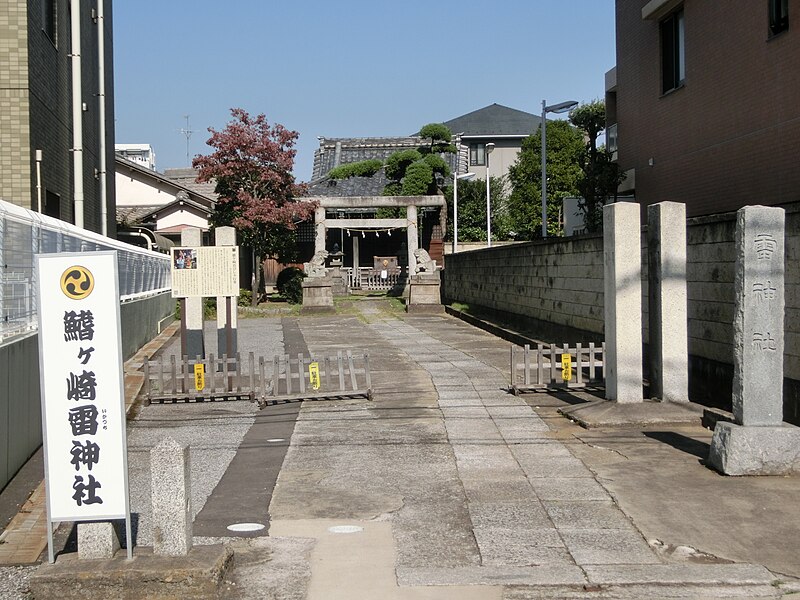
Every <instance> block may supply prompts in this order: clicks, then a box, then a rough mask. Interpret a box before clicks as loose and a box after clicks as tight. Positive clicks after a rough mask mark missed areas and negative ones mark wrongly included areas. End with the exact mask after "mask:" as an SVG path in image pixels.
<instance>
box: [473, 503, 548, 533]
mask: <svg viewBox="0 0 800 600" xmlns="http://www.w3.org/2000/svg"><path fill="white" fill-rule="evenodd" d="M469 514H470V516H471V517H472V524H473V525H474V526H475V527H476V528H481V527H482V528H487V527H494V528H506V529H510V528H515V529H541V528H547V527H552V525H553V523H552V521H551V520H550V516H549V515H548V514H547V512H546V511H545V509H544V507H542V505H541V503H540V502H539V501H537V500H535V499H531V500H529V501H528V502H524V501H522V502H514V503H511V504H503V503H501V502H470V504H469Z"/></svg>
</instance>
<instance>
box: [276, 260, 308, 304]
mask: <svg viewBox="0 0 800 600" xmlns="http://www.w3.org/2000/svg"><path fill="white" fill-rule="evenodd" d="M305 276H306V274H305V273H303V271H302V270H301V269H298V268H297V267H286V268H285V269H284V270H283V271H281V272H280V273H278V278H277V281H276V282H275V287H276V288H277V289H278V293H279V294H280V295H281V296H283V297H284V298H285V299H286V301H287V302H288V303H289V304H301V303H302V302H303V283H302V282H303V279H304V278H305Z"/></svg>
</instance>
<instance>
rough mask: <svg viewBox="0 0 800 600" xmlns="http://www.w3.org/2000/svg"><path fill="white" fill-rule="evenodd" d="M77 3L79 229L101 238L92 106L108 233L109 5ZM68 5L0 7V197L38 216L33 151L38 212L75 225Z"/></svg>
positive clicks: (29, 0)
mask: <svg viewBox="0 0 800 600" xmlns="http://www.w3.org/2000/svg"><path fill="white" fill-rule="evenodd" d="M99 1H102V0H82V1H81V3H80V9H81V15H80V31H81V49H80V55H81V81H82V105H83V106H82V114H83V152H82V154H83V189H84V227H85V228H86V229H90V230H93V231H97V232H100V231H102V226H101V214H102V211H101V199H100V196H101V194H100V180H101V178H100V177H99V170H100V152H101V144H100V139H99V137H100V133H99V131H100V117H99V108H100V104H99V103H100V102H101V101H103V100H104V101H105V110H106V113H105V114H106V119H105V121H106V123H107V124H108V126H107V127H106V135H105V152H104V154H105V156H106V165H107V171H108V176H107V177H106V190H107V198H108V206H107V215H108V219H107V226H108V232H109V234H113V232H114V222H115V218H114V217H115V211H114V173H113V169H114V127H113V123H114V83H113V82H114V80H113V35H112V31H113V28H112V18H111V17H112V15H111V2H105V4H104V15H103V18H102V19H100V18H98V10H97V9H98V2H99ZM70 22H71V17H70V3H69V2H68V0H5V1H4V2H1V3H0V198H2V199H4V200H6V201H8V202H11V203H13V204H17V205H19V206H23V207H25V208H29V209H32V210H38V194H37V175H36V171H37V169H36V166H37V164H36V151H37V150H41V151H42V152H41V155H42V160H41V165H40V172H41V202H42V209H41V210H42V212H43V213H45V214H48V215H50V216H54V217H57V218H59V219H62V220H64V221H68V222H71V223H74V222H75V206H74V197H75V185H74V170H73V152H72V148H73V127H72V123H73V118H72V64H71V57H70V54H71V53H72V43H71V34H70ZM100 27H103V31H104V32H105V45H104V53H103V54H104V56H105V67H104V71H105V96H104V97H102V96H100V95H99V94H100V91H99V90H100V87H99V79H100V78H99V66H98V65H99V62H100V60H99V55H98V33H99V28H100Z"/></svg>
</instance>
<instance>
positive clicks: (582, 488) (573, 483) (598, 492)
mask: <svg viewBox="0 0 800 600" xmlns="http://www.w3.org/2000/svg"><path fill="white" fill-rule="evenodd" d="M530 481H531V485H532V486H533V489H534V490H535V491H536V495H537V496H539V498H540V499H541V500H608V499H609V495H608V492H607V491H606V490H605V488H603V486H601V485H600V484H599V483H597V482H596V481H595V480H594V479H587V478H567V477H561V478H558V479H555V478H547V479H545V478H541V479H532V480H530Z"/></svg>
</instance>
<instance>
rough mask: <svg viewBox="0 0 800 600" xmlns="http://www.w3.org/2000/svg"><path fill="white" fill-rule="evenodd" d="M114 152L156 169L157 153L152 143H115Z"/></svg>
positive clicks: (153, 169)
mask: <svg viewBox="0 0 800 600" xmlns="http://www.w3.org/2000/svg"><path fill="white" fill-rule="evenodd" d="M114 152H116V153H117V154H119V155H121V156H122V157H123V158H126V159H127V160H129V161H131V162H135V163H137V164H140V165H142V166H144V167H146V168H148V169H150V170H152V171H155V170H156V153H155V150H153V147H152V146H151V145H150V144H114Z"/></svg>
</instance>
